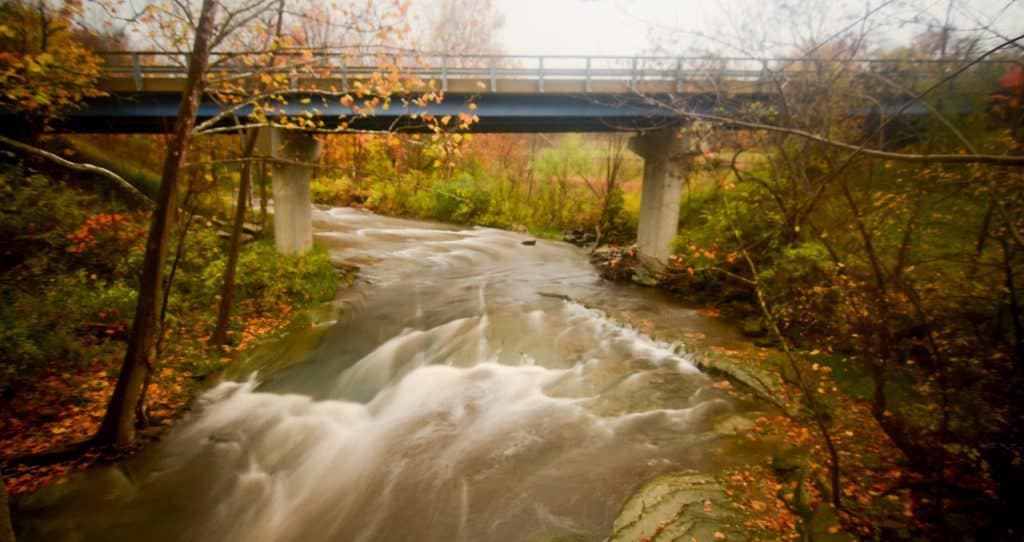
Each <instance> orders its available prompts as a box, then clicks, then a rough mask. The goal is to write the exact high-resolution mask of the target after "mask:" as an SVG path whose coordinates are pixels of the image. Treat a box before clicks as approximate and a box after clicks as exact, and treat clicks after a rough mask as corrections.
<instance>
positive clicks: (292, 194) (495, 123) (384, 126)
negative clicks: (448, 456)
mask: <svg viewBox="0 0 1024 542" xmlns="http://www.w3.org/2000/svg"><path fill="white" fill-rule="evenodd" d="M103 56H104V57H105V61H106V62H105V68H104V73H103V77H102V79H101V82H100V86H101V88H102V89H104V90H105V91H107V93H108V96H107V97H104V98H99V99H94V100H91V101H90V102H89V103H88V104H87V105H86V106H85V107H83V108H82V109H81V110H78V111H75V112H73V113H71V114H70V115H69V116H68V117H66V118H65V119H63V120H62V121H60V122H59V123H58V124H56V128H58V129H64V130H69V131H74V132H78V133H99V132H107V133H165V132H167V131H169V130H170V128H171V126H173V124H174V120H175V116H176V114H177V108H178V102H179V100H180V97H181V91H182V89H183V86H184V81H185V67H184V66H185V62H184V60H185V55H184V54H181V53H167V52H109V53H103ZM254 59H255V60H254ZM260 59H263V60H262V62H263V63H264V64H260V62H261V60H260ZM268 59H269V60H268ZM267 62H269V63H270V64H269V66H270V67H267V64H266V63H267ZM822 62H824V63H826V64H827V63H828V62H829V61H828V60H820V59H819V60H815V59H811V60H808V59H802V58H790V59H787V58H779V59H757V58H717V57H715V58H710V57H616V56H566V55H546V56H514V55H462V56H446V55H424V54H422V53H409V52H401V51H380V50H376V51H365V52H357V53H352V52H350V51H316V52H315V53H311V52H309V51H291V50H281V51H274V52H266V53H263V54H262V55H261V54H253V53H245V54H241V53H216V54H215V55H214V57H213V58H212V62H211V69H210V78H211V83H212V84H211V86H213V87H215V86H216V84H217V82H218V81H232V80H243V79H246V78H250V79H253V78H256V77H257V76H261V75H266V76H272V77H274V80H275V81H277V82H278V83H279V84H282V85H283V86H284V88H287V89H289V90H290V91H293V92H297V93H299V94H296V95H290V96H288V103H287V104H281V105H278V106H276V107H277V108H278V110H277V112H278V114H284V115H287V116H290V117H294V116H296V115H301V114H303V113H305V112H306V111H309V110H310V109H311V108H315V109H316V116H315V118H316V120H317V121H318V122H321V123H322V127H323V129H325V130H332V129H338V128H348V129H354V130H388V131H409V132H415V131H423V130H425V129H426V127H425V126H424V125H423V123H422V122H420V123H417V122H416V121H414V120H413V117H414V115H423V114H431V115H434V116H435V117H443V116H445V115H452V116H453V117H454V116H457V115H458V113H459V112H468V111H469V107H470V106H469V105H468V104H470V103H472V104H473V106H472V107H473V110H472V113H473V114H475V115H477V116H478V117H479V121H478V122H476V123H474V124H473V125H472V127H471V131H473V132H485V133H486V132H492V133H494V132H500V133H516V132H519V133H536V132H622V131H629V132H639V135H637V136H635V137H634V138H633V139H632V140H631V143H630V148H631V149H632V150H633V151H634V152H636V153H637V154H639V155H640V156H641V157H643V159H644V174H643V188H642V195H641V211H640V223H639V228H638V236H637V237H638V238H637V243H638V245H639V249H640V253H641V255H642V257H643V258H644V259H645V261H646V262H648V263H649V264H650V265H651V266H654V267H657V266H658V265H660V264H661V263H663V262H665V261H667V258H668V257H669V256H670V254H671V242H672V240H673V238H674V237H675V235H676V232H677V225H678V218H679V205H678V202H679V198H680V196H681V193H682V189H683V186H684V184H685V180H686V178H687V175H688V171H689V164H690V163H691V162H692V158H693V157H694V156H696V155H698V154H699V153H700V152H701V148H700V147H701V141H700V138H699V136H698V135H696V134H693V133H691V132H688V131H684V130H680V126H681V124H682V123H681V117H680V114H679V112H680V111H682V110H685V111H688V112H694V113H717V114H722V113H728V112H730V111H734V110H737V109H738V108H742V107H744V106H746V105H750V104H751V103H755V102H757V103H770V102H771V97H772V96H773V94H775V93H776V91H777V88H778V87H777V86H776V85H778V84H779V83H780V82H781V81H791V82H792V81H799V80H800V79H801V78H804V77H809V76H813V75H815V74H816V73H818V72H817V70H819V69H820V68H821V65H822ZM835 64H836V65H838V64H839V62H835ZM842 64H843V65H844V67H846V68H847V69H850V68H851V63H850V62H849V61H845V60H844V61H842ZM909 64H913V65H914V66H915V72H914V73H916V74H917V75H918V76H919V77H931V78H932V79H934V78H935V77H936V75H937V74H941V73H946V72H948V71H952V70H953V69H955V67H956V66H954V65H952V63H951V62H939V61H917V62H914V63H909ZM907 65H908V62H907V61H906V60H902V61H896V60H863V61H856V62H853V63H852V71H853V72H855V73H859V74H861V75H869V74H873V73H878V74H888V75H889V76H891V75H892V73H894V70H904V72H903V73H904V74H905V70H906V68H907ZM392 67H394V68H397V69H398V70H400V71H401V72H402V73H404V74H408V76H409V77H413V78H415V79H417V80H418V81H420V82H421V83H422V85H423V86H424V88H430V89H436V90H441V91H444V100H443V101H442V102H441V103H430V104H427V105H425V106H417V105H410V104H408V103H405V101H404V100H403V99H402V98H407V97H408V96H401V95H398V96H393V97H392V100H391V104H390V106H389V107H388V108H387V109H383V108H381V107H377V108H375V111H374V114H372V115H360V114H358V112H357V110H356V109H355V108H357V107H360V106H361V105H363V106H365V104H366V100H367V99H368V98H364V99H363V102H362V104H361V103H360V102H359V100H356V102H355V103H354V104H350V105H345V104H343V103H342V102H341V101H339V100H338V99H337V97H336V96H335V97H333V98H332V99H330V100H327V99H325V98H324V96H323V94H318V90H317V89H321V90H320V92H324V91H326V89H331V91H332V92H337V91H340V92H343V93H344V92H352V93H353V94H354V93H357V92H358V91H359V90H360V89H362V88H366V87H365V85H366V84H367V83H368V82H369V81H370V80H371V78H372V77H373V74H375V73H380V72H381V71H382V70H384V71H387V70H389V69H391V68H392ZM908 105H909V104H906V103H904V102H902V101H900V100H899V99H896V100H894V101H893V102H892V103H877V102H876V103H875V104H873V105H872V104H866V105H865V110H864V112H863V113H862V114H866V115H879V116H885V115H886V114H887V113H892V112H895V111H897V110H898V111H899V112H901V113H902V114H911V115H920V114H922V113H923V112H924V111H923V109H921V108H920V107H918V106H912V107H908ZM223 110H224V105H223V102H222V101H218V100H217V99H215V98H214V97H212V96H207V97H206V98H204V100H203V102H202V103H201V105H200V108H199V115H198V117H199V118H198V121H199V122H200V123H202V122H204V121H208V120H210V119H213V118H215V116H216V115H218V114H219V113H221V112H222V111H223ZM251 111H252V107H251V106H247V107H243V108H241V109H240V110H239V111H238V112H237V114H238V116H239V117H241V118H245V117H246V116H248V115H249V113H251ZM3 116H4V115H3V113H2V112H0V118H2V117H3ZM232 122H233V121H232V120H231V119H224V121H223V122H222V123H221V127H222V128H224V129H230V128H231V126H232ZM261 130H262V132H263V133H262V134H261V139H262V142H261V148H262V149H263V154H264V155H267V156H270V157H272V158H275V159H276V161H275V162H274V167H273V196H274V205H275V213H274V223H275V236H276V242H277V246H278V249H279V250H281V251H282V252H286V253H289V252H299V251H303V250H305V249H306V248H308V247H309V246H310V245H311V243H312V222H311V210H310V193H309V180H310V177H311V174H312V170H311V168H309V167H306V166H302V165H299V164H301V163H311V162H313V161H314V160H315V159H316V157H317V155H318V154H319V143H318V142H317V140H316V139H314V138H313V137H311V136H310V135H309V134H307V133H303V132H301V131H291V130H281V129H277V128H274V129H262V128H261Z"/></svg>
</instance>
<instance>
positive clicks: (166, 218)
mask: <svg viewBox="0 0 1024 542" xmlns="http://www.w3.org/2000/svg"><path fill="white" fill-rule="evenodd" d="M216 9H217V3H216V0H203V6H202V11H201V12H200V15H199V25H198V26H197V28H196V36H195V42H194V43H193V46H192V54H191V56H190V57H189V68H188V79H187V80H186V82H185V90H184V92H183V93H182V96H181V104H180V106H179V107H178V118H177V120H175V122H174V137H173V139H172V140H171V142H170V146H169V148H168V149H167V158H166V159H165V161H164V170H163V177H162V178H161V180H160V192H159V194H158V195H157V201H156V209H154V210H153V219H152V222H151V224H150V227H149V238H148V239H147V241H146V255H145V259H144V260H143V263H142V276H141V278H140V280H139V298H138V304H137V305H136V308H135V318H134V320H132V331H131V335H130V336H129V338H128V349H127V351H126V352H125V356H124V363H123V364H122V365H121V372H120V374H119V375H118V377H117V386H116V387H115V388H114V393H113V395H112V396H111V398H110V403H109V404H108V405H107V413H106V415H105V416H104V418H103V424H102V425H101V426H100V430H99V432H98V433H97V435H96V436H97V438H98V439H99V440H100V441H102V442H111V443H113V444H115V445H117V446H127V445H130V444H131V443H132V442H134V441H135V406H136V405H137V404H138V400H139V396H140V395H141V394H142V386H143V383H144V382H145V380H146V375H147V373H148V372H149V371H150V368H151V361H152V360H151V358H152V354H153V342H154V338H155V337H156V325H157V311H158V310H159V308H160V293H161V286H162V285H163V275H164V262H165V261H166V259H167V239H168V235H169V233H170V231H171V229H172V226H173V223H174V209H175V207H176V205H177V203H176V200H177V193H178V177H179V173H180V171H181V169H182V167H183V166H184V163H185V154H186V151H187V148H188V144H189V139H190V138H191V135H192V129H193V128H194V127H195V122H196V112H197V111H198V109H199V98H200V93H201V89H202V86H203V75H204V74H205V73H206V69H207V67H208V65H209V61H210V47H211V45H210V42H211V38H212V37H213V30H214V21H215V19H216Z"/></svg>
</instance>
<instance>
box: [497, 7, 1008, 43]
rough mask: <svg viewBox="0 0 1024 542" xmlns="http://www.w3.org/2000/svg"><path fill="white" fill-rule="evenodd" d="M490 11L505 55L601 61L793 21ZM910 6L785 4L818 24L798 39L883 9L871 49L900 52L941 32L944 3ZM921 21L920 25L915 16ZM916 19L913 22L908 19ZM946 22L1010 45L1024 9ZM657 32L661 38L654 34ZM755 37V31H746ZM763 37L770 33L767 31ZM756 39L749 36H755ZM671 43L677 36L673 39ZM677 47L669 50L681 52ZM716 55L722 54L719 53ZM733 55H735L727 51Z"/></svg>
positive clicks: (754, 12)
mask: <svg viewBox="0 0 1024 542" xmlns="http://www.w3.org/2000/svg"><path fill="white" fill-rule="evenodd" d="M492 2H493V4H494V6H495V8H496V10H497V11H499V12H500V13H502V14H503V15H504V26H503V28H502V29H501V30H500V33H499V34H500V37H501V42H502V43H503V44H504V46H505V50H506V52H508V53H510V54H580V55H582V54H605V55H618V54H621V55H633V54H638V53H642V52H645V51H650V50H651V49H650V48H651V46H652V44H653V43H654V41H655V39H654V38H655V36H659V38H658V40H659V41H660V42H661V43H666V40H665V39H664V37H663V32H664V31H666V30H667V29H684V30H687V29H688V30H696V31H700V32H704V33H708V34H722V33H724V34H729V35H732V36H743V35H745V34H744V32H745V31H746V30H748V29H747V28H744V27H743V25H744V24H751V25H753V26H759V27H761V29H762V30H764V29H765V28H766V27H767V28H769V29H771V28H774V27H779V28H775V30H774V32H775V33H774V36H771V37H770V36H769V35H766V37H768V38H769V39H781V40H782V41H787V42H791V41H792V40H791V39H789V38H787V37H784V36H782V35H780V34H779V33H778V31H779V29H780V28H781V27H783V26H790V25H789V24H787V23H793V22H794V21H793V19H797V17H794V18H793V19H784V20H775V21H771V20H769V17H768V14H767V13H766V12H765V10H766V9H767V8H766V7H765V6H766V5H767V4H768V0H711V1H708V0H492ZM909 2H912V3H914V4H915V5H916V6H920V7H914V8H911V7H907V4H908V0H902V1H900V2H891V1H887V0H796V1H790V2H788V3H789V4H790V5H795V6H797V7H798V8H802V9H801V10H802V11H809V12H812V13H815V14H817V15H824V17H818V19H819V20H818V21H812V20H805V21H796V23H797V24H800V23H803V24H802V25H801V26H802V28H804V33H805V34H806V33H807V32H809V30H807V29H808V28H810V27H811V26H812V25H819V26H817V30H816V32H815V33H816V34H817V35H819V36H822V35H828V34H829V33H830V32H832V31H834V30H836V29H838V28H841V27H842V26H845V25H846V24H848V21H850V20H851V19H852V18H855V17H856V16H857V15H859V14H862V13H863V12H864V10H865V9H866V6H869V5H870V6H878V5H880V4H883V3H886V6H885V8H884V10H883V11H881V12H879V14H880V15H881V14H884V15H883V16H881V17H875V18H874V20H875V21H876V22H877V23H878V24H881V25H885V26H884V27H880V28H878V29H877V31H876V34H875V39H876V44H881V45H888V46H891V45H896V44H903V43H906V42H907V41H909V39H910V38H911V37H912V36H913V35H914V34H916V33H918V32H920V31H921V30H923V29H924V24H923V22H924V20H925V19H928V20H930V21H932V22H933V23H935V22H937V23H939V24H940V25H941V22H942V20H943V19H944V17H945V12H946V8H947V6H948V4H949V0H909ZM922 9H923V10H924V13H925V14H926V16H925V17H920V15H921V10H922ZM915 15H917V16H918V17H917V21H914V20H913V18H914V16H915ZM952 20H953V23H954V25H955V26H958V27H961V28H965V29H967V28H976V27H977V26H978V25H979V24H987V23H991V22H992V21H993V20H994V21H995V24H996V27H997V28H998V30H999V31H1000V32H1001V33H1002V34H1004V35H1007V36H1009V35H1012V36H1013V37H1016V36H1017V35H1020V34H1021V33H1024V1H1016V2H1014V1H1013V0H956V1H955V2H954V10H953V13H952ZM659 27H660V31H661V33H659ZM754 30H756V29H754ZM766 32H768V33H769V34H771V32H773V31H772V30H767V31H766ZM755 33H756V32H755ZM677 36H679V35H678V34H677ZM682 39H685V40H689V41H688V43H689V45H690V46H691V47H693V46H696V47H697V48H698V49H705V50H706V49H712V50H718V51H722V48H721V47H716V46H714V45H713V44H711V43H710V42H708V41H706V40H701V41H697V40H696V38H694V37H693V36H692V34H688V35H687V36H686V37H685V38H682ZM685 48H686V47H685V46H684V45H676V46H673V47H672V49H674V50H675V52H683V51H681V49H685ZM723 52H724V51H723ZM733 53H736V51H733Z"/></svg>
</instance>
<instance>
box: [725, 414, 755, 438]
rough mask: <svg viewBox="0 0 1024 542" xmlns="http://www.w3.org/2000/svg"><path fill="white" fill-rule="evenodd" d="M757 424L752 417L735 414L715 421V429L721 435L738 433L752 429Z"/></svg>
mask: <svg viewBox="0 0 1024 542" xmlns="http://www.w3.org/2000/svg"><path fill="white" fill-rule="evenodd" d="M755 425H757V424H755V423H754V421H753V420H751V419H750V418H747V417H746V416H740V415H738V414H733V415H731V416H728V417H726V418H724V419H722V420H720V421H718V422H717V423H715V427H714V431H715V432H716V433H718V434H720V435H738V434H740V433H746V432H747V431H750V430H751V429H753V428H754V426H755Z"/></svg>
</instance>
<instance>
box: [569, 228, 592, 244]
mask: <svg viewBox="0 0 1024 542" xmlns="http://www.w3.org/2000/svg"><path fill="white" fill-rule="evenodd" d="M562 240H563V241H565V242H566V243H571V244H574V245H576V246H578V247H584V246H588V245H593V244H594V243H596V242H597V235H596V234H595V233H594V232H592V231H589V230H586V229H584V228H573V229H571V230H566V231H564V232H562Z"/></svg>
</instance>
